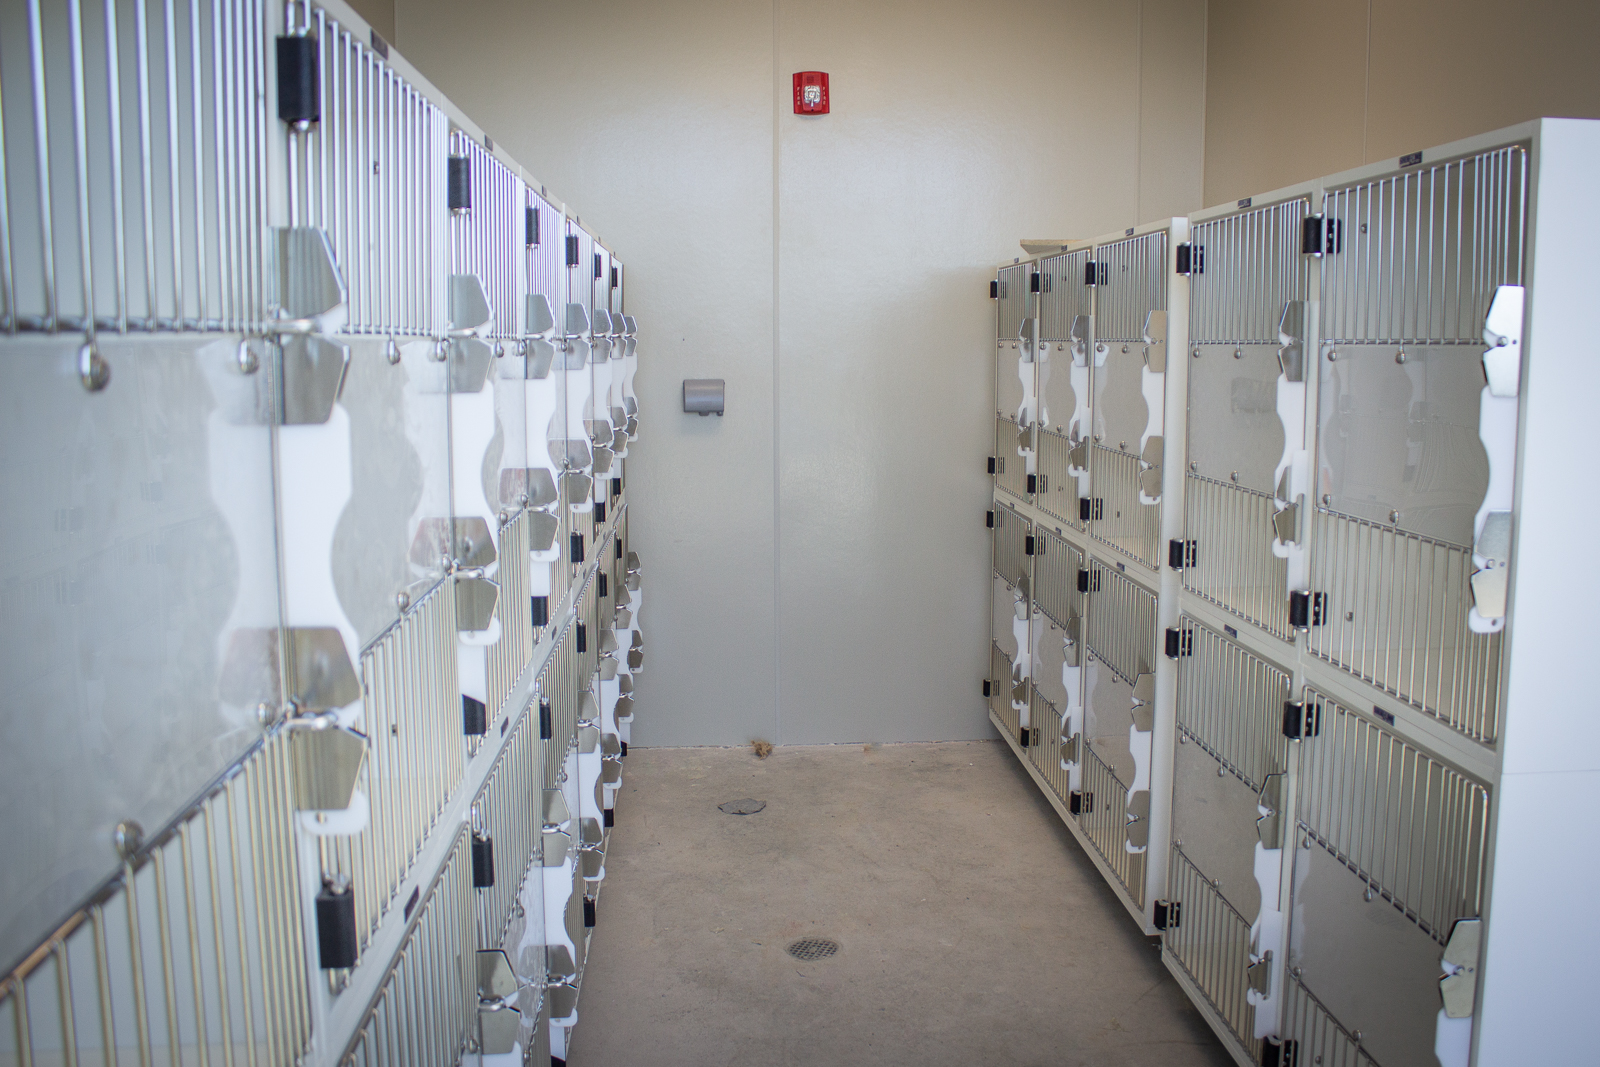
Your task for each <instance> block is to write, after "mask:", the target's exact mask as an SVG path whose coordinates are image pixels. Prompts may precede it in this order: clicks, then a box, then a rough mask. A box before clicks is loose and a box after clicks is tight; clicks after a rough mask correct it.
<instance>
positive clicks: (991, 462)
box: [989, 456, 995, 474]
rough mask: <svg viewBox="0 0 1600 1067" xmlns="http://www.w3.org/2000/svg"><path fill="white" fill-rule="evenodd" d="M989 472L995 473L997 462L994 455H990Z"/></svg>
mask: <svg viewBox="0 0 1600 1067" xmlns="http://www.w3.org/2000/svg"><path fill="white" fill-rule="evenodd" d="M989 473H990V474H993V473H995V462H994V457H993V456H990V457H989Z"/></svg>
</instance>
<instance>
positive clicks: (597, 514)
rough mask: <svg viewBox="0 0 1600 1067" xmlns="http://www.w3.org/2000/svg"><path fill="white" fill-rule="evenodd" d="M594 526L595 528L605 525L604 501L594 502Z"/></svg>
mask: <svg viewBox="0 0 1600 1067" xmlns="http://www.w3.org/2000/svg"><path fill="white" fill-rule="evenodd" d="M594 524H595V525H596V526H604V525H605V524H606V502H605V501H604V500H596V501H595V502H594Z"/></svg>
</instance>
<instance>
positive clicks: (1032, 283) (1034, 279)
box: [1028, 271, 1039, 293]
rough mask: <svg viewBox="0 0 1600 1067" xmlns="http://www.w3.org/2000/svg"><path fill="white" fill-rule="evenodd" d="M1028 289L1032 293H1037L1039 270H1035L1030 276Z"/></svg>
mask: <svg viewBox="0 0 1600 1067" xmlns="http://www.w3.org/2000/svg"><path fill="white" fill-rule="evenodd" d="M1028 291H1029V292H1030V293H1037V292H1038V291H1039V272H1038V271H1034V272H1033V273H1032V274H1031V275H1029V276H1028Z"/></svg>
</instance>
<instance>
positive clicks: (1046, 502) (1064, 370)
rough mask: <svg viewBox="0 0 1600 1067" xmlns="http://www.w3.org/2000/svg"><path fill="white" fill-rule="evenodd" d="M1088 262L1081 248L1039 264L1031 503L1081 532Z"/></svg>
mask: <svg viewBox="0 0 1600 1067" xmlns="http://www.w3.org/2000/svg"><path fill="white" fill-rule="evenodd" d="M1089 261H1090V259H1089V250H1088V249H1086V248H1085V249H1081V250H1080V251H1077V252H1068V253H1064V254H1062V255H1058V256H1050V257H1048V258H1046V259H1043V260H1041V261H1040V262H1039V297H1038V300H1039V336H1040V342H1041V347H1040V352H1039V358H1038V368H1037V370H1036V372H1035V375H1036V383H1037V386H1036V387H1037V391H1038V396H1039V402H1038V411H1039V425H1038V429H1037V431H1036V433H1035V435H1034V445H1035V448H1036V450H1037V453H1038V454H1037V459H1036V466H1037V470H1038V481H1037V483H1036V486H1035V488H1036V490H1037V492H1036V495H1035V497H1034V502H1035V503H1036V504H1038V505H1039V507H1040V508H1041V509H1042V510H1044V511H1046V512H1048V513H1049V514H1050V515H1053V516H1055V517H1056V518H1057V519H1060V520H1061V521H1062V522H1063V523H1066V524H1067V525H1070V526H1072V527H1073V528H1074V529H1079V530H1081V529H1083V519H1082V517H1081V516H1080V514H1079V504H1078V501H1079V499H1080V498H1083V497H1086V496H1088V488H1089V460H1088V448H1087V440H1088V437H1089V396H1090V393H1089V343H1090V322H1091V321H1092V319H1091V316H1092V315H1093V314H1094V289H1093V288H1092V287H1090V286H1089V285H1087V284H1086V283H1085V268H1086V267H1087V266H1088V264H1089Z"/></svg>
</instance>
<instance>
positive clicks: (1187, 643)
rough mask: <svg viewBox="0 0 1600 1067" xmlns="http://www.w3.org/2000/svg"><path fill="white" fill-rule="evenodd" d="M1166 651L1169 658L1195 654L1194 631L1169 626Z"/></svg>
mask: <svg viewBox="0 0 1600 1067" xmlns="http://www.w3.org/2000/svg"><path fill="white" fill-rule="evenodd" d="M1166 652H1167V658H1168V659H1177V658H1178V657H1179V656H1192V655H1194V631H1193V630H1180V629H1177V628H1176V627H1169V628H1168V629H1167V646H1166Z"/></svg>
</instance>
